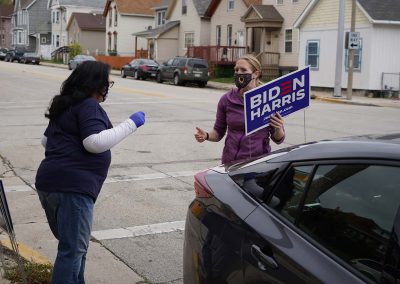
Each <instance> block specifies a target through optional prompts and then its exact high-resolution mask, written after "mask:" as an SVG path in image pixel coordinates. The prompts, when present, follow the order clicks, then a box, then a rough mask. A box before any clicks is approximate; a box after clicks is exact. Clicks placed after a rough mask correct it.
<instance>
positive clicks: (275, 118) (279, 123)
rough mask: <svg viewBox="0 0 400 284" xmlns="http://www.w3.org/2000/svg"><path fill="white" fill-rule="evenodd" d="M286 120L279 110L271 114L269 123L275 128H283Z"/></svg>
mask: <svg viewBox="0 0 400 284" xmlns="http://www.w3.org/2000/svg"><path fill="white" fill-rule="evenodd" d="M284 124H285V122H284V121H283V117H282V116H281V115H280V114H279V112H276V113H274V115H271V121H270V123H269V125H271V126H272V127H273V128H275V130H279V129H282V130H283V126H284Z"/></svg>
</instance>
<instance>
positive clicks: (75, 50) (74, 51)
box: [69, 43, 82, 58]
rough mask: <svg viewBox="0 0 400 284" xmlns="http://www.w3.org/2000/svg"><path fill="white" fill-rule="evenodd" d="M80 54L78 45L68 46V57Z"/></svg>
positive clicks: (80, 49) (80, 48) (80, 50)
mask: <svg viewBox="0 0 400 284" xmlns="http://www.w3.org/2000/svg"><path fill="white" fill-rule="evenodd" d="M78 54H82V46H80V45H79V44H78V43H73V44H71V45H70V46H69V57H70V58H73V57H74V56H75V55H78Z"/></svg>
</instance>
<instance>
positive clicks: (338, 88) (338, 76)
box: [333, 0, 345, 97]
mask: <svg viewBox="0 0 400 284" xmlns="http://www.w3.org/2000/svg"><path fill="white" fill-rule="evenodd" d="M344 13H345V0H339V19H338V35H337V47H336V70H335V88H334V91H333V96H334V97H341V96H342V64H343V46H344V45H343V38H344Z"/></svg>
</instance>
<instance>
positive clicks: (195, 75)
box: [157, 56, 210, 88]
mask: <svg viewBox="0 0 400 284" xmlns="http://www.w3.org/2000/svg"><path fill="white" fill-rule="evenodd" d="M209 76H210V74H209V70H208V63H207V60H205V59H201V58H192V57H181V56H177V57H174V58H171V59H169V60H167V61H166V62H164V63H163V64H161V65H160V67H159V69H158V72H157V82H159V83H162V82H164V81H172V82H173V83H174V84H175V85H185V84H186V83H196V84H198V85H199V87H200V88H204V87H205V86H206V85H207V82H208V79H209Z"/></svg>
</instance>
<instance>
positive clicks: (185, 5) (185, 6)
mask: <svg viewBox="0 0 400 284" xmlns="http://www.w3.org/2000/svg"><path fill="white" fill-rule="evenodd" d="M186 12H187V4H186V0H182V15H186Z"/></svg>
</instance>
